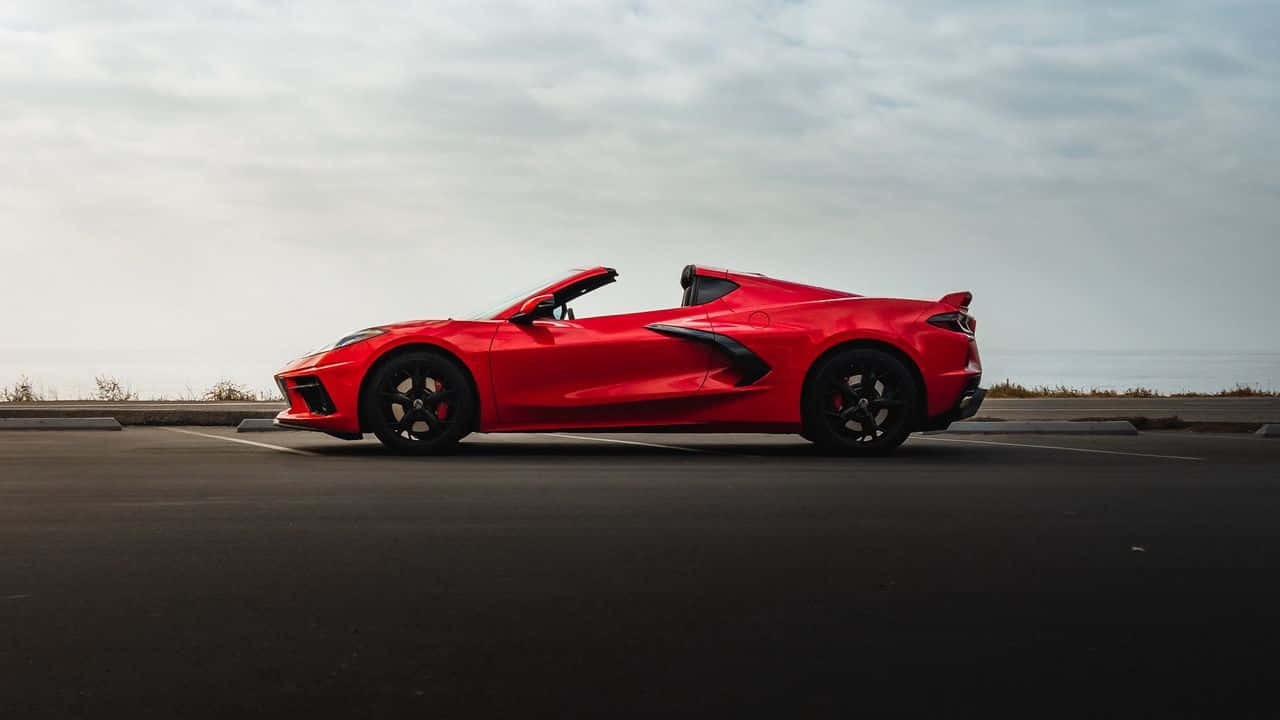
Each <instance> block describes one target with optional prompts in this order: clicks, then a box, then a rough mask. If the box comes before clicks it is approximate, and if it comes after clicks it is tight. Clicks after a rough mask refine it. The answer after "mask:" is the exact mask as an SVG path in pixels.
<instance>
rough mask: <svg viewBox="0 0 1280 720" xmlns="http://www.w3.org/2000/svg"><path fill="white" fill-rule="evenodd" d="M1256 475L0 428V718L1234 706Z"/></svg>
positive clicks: (783, 448) (1252, 695)
mask: <svg viewBox="0 0 1280 720" xmlns="http://www.w3.org/2000/svg"><path fill="white" fill-rule="evenodd" d="M1278 470H1280V441H1274V440H1266V439H1262V438H1257V437H1252V436H1240V435H1196V434H1189V433H1144V434H1142V435H1140V436H1136V437H1092V438H1090V437H1070V438H1067V437H1053V436H1036V437H1030V438H1028V437H1027V436H982V437H980V438H974V437H969V436H963V437H940V436H927V437H920V436H916V437H913V438H912V439H911V440H910V441H909V442H908V443H907V445H905V446H904V447H903V448H902V449H901V450H900V452H899V453H898V454H897V455H895V456H893V457H890V458H877V459H849V458H839V457H827V456H823V455H821V454H819V453H817V452H816V451H815V450H814V449H813V448H812V447H811V446H810V445H809V444H808V443H806V442H804V441H803V440H800V439H799V438H794V437H786V436H777V437H774V436H742V435H738V436H697V435H678V434H672V435H583V434H577V433H560V434H546V435H534V434H529V435H509V436H500V435H475V436H472V437H471V438H469V439H468V440H467V441H465V442H464V443H463V445H462V446H461V447H460V449H459V451H458V453H457V454H455V455H452V456H449V457H438V458H410V457H396V456H391V455H388V454H386V453H385V452H383V450H382V448H381V446H379V445H378V444H377V443H375V442H372V441H362V442H356V443H347V442H343V441H340V440H335V439H331V438H328V437H326V436H323V435H312V434H308V433H294V432H276V433H260V434H253V435H245V434H241V435H237V434H236V433H234V432H233V431H232V430H231V429H229V428H209V427H196V428H150V427H131V428H127V429H126V430H125V431H123V432H116V433H89V432H59V433H45V432H8V433H0V717H14V718H18V717H23V718H25V717H40V716H48V717H105V716H119V715H128V716H131V717H150V716H155V717H229V716H236V715H244V714H254V715H257V714H270V715H281V714H284V715H290V716H292V715H297V714H303V713H306V714H310V715H312V716H333V715H343V716H357V717H388V716H393V715H414V716H420V717H423V716H443V717H458V716H467V717H472V716H501V715H508V716H529V715H557V716H575V715H579V716H580V715H588V714H593V715H605V716H623V715H635V714H648V713H651V714H659V715H663V716H698V717H706V716H714V715H717V714H723V713H726V712H728V713H737V714H742V713H745V712H756V713H758V712H768V713H771V714H775V715H780V716H784V717H796V716H842V717H848V716H849V715H850V714H851V713H854V712H858V711H866V712H872V711H873V710H874V712H875V714H914V713H923V712H928V713H930V714H942V715H955V714H966V715H967V714H977V713H978V711H979V710H983V711H987V710H991V709H992V708H995V707H998V706H1007V708H1006V709H1013V710H1020V711H1022V712H1024V713H1025V714H1027V715H1032V716H1048V715H1070V716H1077V717H1078V716H1079V715H1080V714H1081V713H1085V714H1088V715H1091V716H1105V715H1129V716H1132V714H1134V713H1140V714H1146V715H1163V716H1170V715H1205V714H1209V715H1212V714H1215V713H1220V712H1224V711H1226V709H1227V708H1228V707H1230V708H1231V709H1232V710H1236V711H1238V710H1239V709H1241V708H1246V709H1247V708H1253V709H1255V710H1256V711H1257V712H1256V714H1257V715H1259V716H1261V715H1267V714H1269V713H1268V708H1269V709H1274V707H1271V706H1268V705H1266V703H1270V702H1272V700H1271V699H1270V697H1269V688H1270V682H1271V677H1272V673H1273V666H1274V658H1275V655H1276V652H1277V649H1278V648H1280V645H1277V640H1280V604H1278V603H1277V600H1280V593H1278V592H1277V590H1278V589H1280V583H1277V580H1276V575H1277V573H1276V569H1277V562H1278V561H1280V523H1278V522H1277V518H1280V472H1277V471H1278ZM886 711H887V712H886Z"/></svg>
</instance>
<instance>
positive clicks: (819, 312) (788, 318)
mask: <svg viewBox="0 0 1280 720" xmlns="http://www.w3.org/2000/svg"><path fill="white" fill-rule="evenodd" d="M735 295H738V293H737V292H735V293H731V294H730V295H729V296H726V298H724V299H722V300H717V301H716V302H715V303H714V304H713V308H712V310H711V313H710V317H711V322H712V325H713V327H714V329H715V332H717V333H722V334H725V335H728V336H730V337H733V338H734V339H736V340H738V341H739V342H741V343H742V344H744V345H746V346H747V347H748V348H750V349H751V350H752V351H754V352H755V353H756V354H757V355H759V356H760V357H761V358H762V359H764V361H765V362H767V363H768V364H769V365H770V367H771V368H772V371H771V372H770V373H769V374H768V375H766V376H765V377H764V378H762V379H761V380H760V381H758V382H757V383H755V384H754V385H751V386H748V387H746V388H736V387H734V385H733V383H734V381H735V380H736V375H735V373H734V371H733V369H732V368H730V366H729V364H728V363H727V362H725V361H723V360H722V359H721V358H720V357H717V358H716V362H717V364H716V365H715V366H713V368H712V371H711V373H710V375H709V376H708V379H707V383H706V385H704V391H706V392H708V393H713V394H715V393H718V394H720V395H723V396H725V397H724V399H723V400H722V401H721V402H719V403H716V404H715V405H714V407H715V413H716V415H717V416H718V417H717V419H724V420H733V421H736V422H741V423H751V424H758V425H760V426H761V427H762V428H763V427H764V426H772V425H783V426H787V428H789V429H795V428H796V427H798V426H799V425H800V396H801V393H802V391H803V388H804V381H805V377H806V375H807V374H808V372H809V369H810V368H811V367H812V366H813V364H814V363H815V362H816V361H817V360H818V358H820V357H821V356H822V355H823V354H824V353H826V352H827V351H829V350H831V349H832V348H835V347H837V346H839V345H843V344H845V343H848V342H853V341H857V340H870V341H877V342H882V343H886V344H889V345H892V346H894V347H896V348H898V349H899V350H901V351H902V352H903V353H905V354H906V355H907V356H908V357H909V358H910V359H911V360H912V361H913V362H914V363H915V364H916V366H917V367H918V368H919V369H920V371H921V374H922V375H923V376H924V379H925V383H926V391H927V406H928V410H927V412H928V413H929V414H930V415H933V414H937V413H939V412H943V411H945V410H946V408H947V407H949V405H948V399H947V398H945V397H942V396H941V395H939V396H938V397H935V384H936V383H935V381H934V380H933V379H931V378H934V377H936V376H937V375H938V374H939V373H940V372H942V371H943V369H944V368H953V366H954V369H960V368H963V367H964V365H965V361H964V353H965V347H966V345H967V339H965V340H966V342H964V343H960V344H959V346H958V347H957V343H956V338H939V337H934V336H936V335H939V334H941V333H943V332H944V331H940V330H937V329H936V328H933V327H932V326H930V325H928V324H927V323H924V322H922V316H923V315H924V314H925V313H926V312H928V311H929V309H930V308H932V307H933V306H935V305H936V303H933V302H928V301H921V300H903V299H895V298H864V297H856V296H843V297H835V298H829V299H822V300H814V301H809V302H799V303H767V302H766V303H760V304H758V305H752V304H751V302H750V301H751V298H750V297H746V296H745V294H744V296H740V297H737V298H735V297H734V296H735ZM735 300H736V302H734V301H735ZM957 362H958V365H957V364H956V363H957ZM958 392H959V390H958V388H957V391H956V393H957V394H958ZM943 395H945V393H943ZM951 400H954V398H951ZM770 429H783V428H779V427H772V428H770Z"/></svg>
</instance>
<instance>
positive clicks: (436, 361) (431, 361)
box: [361, 351, 476, 455]
mask: <svg viewBox="0 0 1280 720" xmlns="http://www.w3.org/2000/svg"><path fill="white" fill-rule="evenodd" d="M474 398H475V396H474V394H473V393H472V392H471V385H470V382H469V381H468V379H467V375H466V373H465V372H464V371H463V370H462V368H461V367H459V366H458V364H457V363H456V362H454V361H453V360H451V359H450V358H447V357H445V356H444V355H441V354H439V353H434V352H429V351H417V352H411V353H405V354H404V355H398V356H396V357H394V358H392V359H391V360H389V361H387V362H385V363H383V364H382V365H380V366H379V367H378V368H377V369H375V370H374V376H373V377H372V378H370V381H369V382H368V383H366V384H365V389H364V395H363V397H362V398H361V407H363V408H364V417H365V420H366V423H367V428H368V429H369V430H371V431H372V432H373V434H374V435H376V436H378V439H379V440H381V441H382V444H383V445H386V446H387V447H388V448H391V449H392V450H394V451H396V452H400V453H408V454H415V455H428V454H439V453H445V452H449V451H450V450H452V449H453V448H454V446H455V445H456V444H457V442H458V441H459V440H461V439H462V438H463V437H465V436H466V435H467V434H468V433H470V432H471V427H472V421H473V420H474V419H475V413H476V407H475V399H474Z"/></svg>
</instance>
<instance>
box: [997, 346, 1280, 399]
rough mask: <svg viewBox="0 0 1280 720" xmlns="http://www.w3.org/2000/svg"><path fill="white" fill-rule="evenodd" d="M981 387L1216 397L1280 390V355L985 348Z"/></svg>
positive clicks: (1182, 351)
mask: <svg viewBox="0 0 1280 720" xmlns="http://www.w3.org/2000/svg"><path fill="white" fill-rule="evenodd" d="M980 350H981V352H982V366H983V373H982V374H983V380H984V381H983V385H991V384H993V383H997V382H1000V381H1001V380H1005V379H1009V380H1013V381H1014V382H1019V383H1022V384H1023V385H1026V386H1028V387H1030V386H1033V385H1050V386H1055V385H1066V386H1068V387H1074V388H1082V389H1086V390H1087V389H1091V388H1098V389H1101V390H1118V391H1123V390H1127V389H1128V388H1134V387H1144V388H1151V389H1153V390H1157V391H1159V392H1162V393H1174V392H1217V391H1218V390H1225V389H1230V388H1233V387H1235V386H1237V385H1251V386H1253V387H1256V388H1260V389H1263V390H1280V353H1217V352H1204V351H1198V350H1163V351H1154V352H1151V351H1148V352H1116V351H1105V350H1099V351H1077V350H1071V351H1047V350H1036V351H1027V350H1001V349H999V348H990V349H988V348H982V347H981V346H980Z"/></svg>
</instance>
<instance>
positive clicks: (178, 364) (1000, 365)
mask: <svg viewBox="0 0 1280 720" xmlns="http://www.w3.org/2000/svg"><path fill="white" fill-rule="evenodd" d="M981 350H982V364H983V376H984V382H983V384H984V385H987V386H990V385H992V384H994V383H997V382H1000V381H1001V380H1004V379H1006V378H1007V379H1009V380H1013V381H1015V382H1019V383H1022V384H1023V385H1027V386H1033V385H1066V386H1069V387H1076V388H1082V389H1086V390H1087V389H1090V388H1099V389H1108V390H1117V391H1123V390H1126V389H1128V388H1131V387H1146V388H1152V389H1154V390H1158V391H1160V392H1163V393H1172V392H1181V391H1196V392H1217V391H1218V390H1223V389H1228V388H1232V387H1235V386H1236V385H1241V384H1242V385H1252V386H1253V387H1257V388H1262V389H1265V390H1280V353H1213V352H1202V351H1186V350H1169V351H1158V352H1114V351H1079V350H1071V351H1043V350H1037V351H1027V350H1005V349H1001V348H994V347H982V348H981ZM278 360H279V358H276V357H274V356H272V357H265V356H264V357H254V356H245V357H236V358H234V359H227V358H223V359H215V358H211V357H209V356H208V355H207V354H205V355H192V356H188V357H183V358H181V359H178V358H175V359H172V360H169V361H164V360H161V359H157V358H152V357H147V356H145V355H143V354H139V355H119V356H112V357H108V358H106V359H104V358H102V357H101V356H99V355H90V354H87V353H86V354H85V355H83V356H79V357H77V356H72V355H68V354H66V353H47V354H45V353H41V354H36V353H26V354H19V353H6V352H0V385H3V386H10V385H12V384H13V383H14V382H15V381H17V379H18V377H19V376H20V375H23V374H25V375H27V376H28V377H29V378H30V379H31V380H32V381H33V383H34V384H35V385H36V387H37V388H38V389H40V390H42V391H43V393H44V394H45V395H47V396H50V397H53V396H56V397H59V398H61V399H64V400H72V399H79V398H87V397H92V396H93V392H94V382H93V378H94V375H95V374H98V373H102V374H107V375H111V376H113V377H115V378H117V379H119V380H121V381H122V382H125V383H126V384H128V385H129V386H131V387H132V388H133V389H134V390H136V391H137V392H138V393H139V395H140V396H141V397H142V399H152V398H157V397H168V398H171V399H178V398H186V397H199V395H200V394H202V393H203V392H204V390H205V389H207V388H208V387H209V386H211V385H212V384H213V383H215V382H217V381H218V380H219V379H222V378H226V379H229V380H232V381H233V382H237V383H240V384H242V385H243V386H244V387H245V388H246V389H249V390H254V391H264V392H270V391H272V390H273V389H274V384H273V383H272V379H271V376H272V373H274V372H275V371H276V370H277V369H279V367H280V362H279V361H278Z"/></svg>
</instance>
